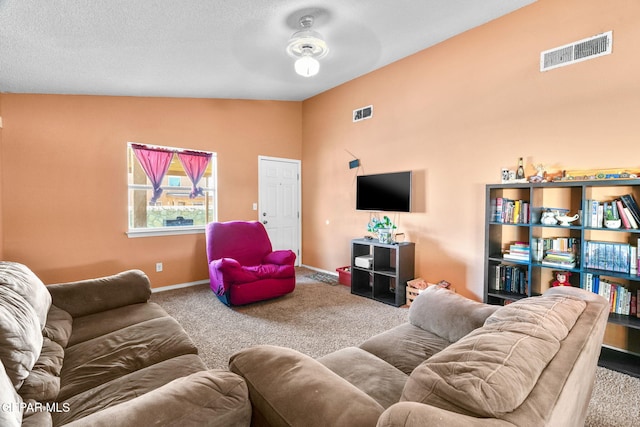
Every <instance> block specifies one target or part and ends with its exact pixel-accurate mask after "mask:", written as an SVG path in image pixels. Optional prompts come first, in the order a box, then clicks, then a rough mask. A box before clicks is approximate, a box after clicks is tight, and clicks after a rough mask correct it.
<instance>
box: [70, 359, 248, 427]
mask: <svg viewBox="0 0 640 427" xmlns="http://www.w3.org/2000/svg"><path fill="white" fill-rule="evenodd" d="M250 421H251V404H250V403H249V396H248V394H247V386H246V384H245V382H244V381H243V380H242V378H240V377H239V376H237V375H235V374H233V373H231V372H229V371H226V370H221V369H212V370H208V371H200V372H196V373H194V374H191V375H189V376H187V377H183V378H178V379H176V380H173V381H171V382H170V383H168V384H165V385H164V386H162V387H160V388H157V389H155V390H153V391H150V392H148V393H145V394H143V395H141V396H138V397H136V398H135V399H131V400H129V401H127V402H124V403H120V404H118V405H115V406H111V407H109V408H107V409H104V410H102V411H98V412H94V413H93V414H91V415H88V416H86V417H84V418H80V419H78V420H76V421H73V422H71V423H69V424H65V425H66V426H69V427H81V426H87V427H102V426H104V427H111V426H114V425H117V426H121V427H129V426H130V427H137V426H152V425H153V426H229V427H245V426H248V425H249V422H250Z"/></svg>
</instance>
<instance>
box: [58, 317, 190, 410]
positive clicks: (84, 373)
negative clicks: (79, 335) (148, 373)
mask: <svg viewBox="0 0 640 427" xmlns="http://www.w3.org/2000/svg"><path fill="white" fill-rule="evenodd" d="M183 354H197V349H196V347H195V346H194V344H193V342H192V341H191V339H190V338H189V337H188V336H187V334H186V332H185V331H184V329H182V326H180V325H179V324H178V322H176V321H175V319H173V318H171V317H161V318H157V319H151V320H147V321H144V322H141V323H137V324H135V325H131V326H128V327H126V328H123V329H119V330H117V331H114V332H111V333H108V334H106V335H102V336H99V337H96V338H93V339H90V340H88V341H84V342H81V343H78V344H75V345H73V346H69V347H67V349H66V351H65V359H64V366H63V367H62V373H61V376H60V379H61V388H60V394H59V395H58V399H59V400H64V399H67V398H69V397H71V396H74V395H76V394H78V393H81V392H83V391H86V390H89V389H90V388H93V387H96V386H98V385H100V384H104V383H106V382H108V381H111V380H113V379H115V378H119V377H122V376H123V375H127V374H129V373H131V372H133V371H136V370H138V369H142V368H145V367H147V366H151V365H153V364H155V363H158V362H161V361H163V360H167V359H170V358H172V357H176V356H180V355H183Z"/></svg>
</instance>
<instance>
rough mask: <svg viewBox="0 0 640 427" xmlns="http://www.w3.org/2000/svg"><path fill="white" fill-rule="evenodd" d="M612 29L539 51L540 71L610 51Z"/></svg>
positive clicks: (595, 56) (606, 53)
mask: <svg viewBox="0 0 640 427" xmlns="http://www.w3.org/2000/svg"><path fill="white" fill-rule="evenodd" d="M612 45H613V31H608V32H606V33H602V34H598V35H596V36H593V37H589V38H586V39H582V40H579V41H577V42H573V43H569V44H567V45H564V46H560V47H556V48H554V49H549V50H545V51H544V52H542V53H540V71H548V70H552V69H554V68H558V67H564V66H565V65H570V64H575V63H576V62H581V61H586V60H587V59H593V58H597V57H599V56H603V55H608V54H610V53H611V47H612Z"/></svg>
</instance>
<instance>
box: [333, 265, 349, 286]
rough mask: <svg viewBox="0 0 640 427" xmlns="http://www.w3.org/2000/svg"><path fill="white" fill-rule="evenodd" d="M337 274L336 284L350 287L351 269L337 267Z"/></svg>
mask: <svg viewBox="0 0 640 427" xmlns="http://www.w3.org/2000/svg"><path fill="white" fill-rule="evenodd" d="M336 271H337V272H338V282H339V283H340V284H341V285H345V286H351V267H349V266H346V267H339V268H336Z"/></svg>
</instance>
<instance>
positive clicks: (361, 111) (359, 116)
mask: <svg viewBox="0 0 640 427" xmlns="http://www.w3.org/2000/svg"><path fill="white" fill-rule="evenodd" d="M371 117H373V105H368V106H366V107H362V108H358V109H357V110H353V122H354V123H355V122H359V121H360V120H365V119H370V118H371Z"/></svg>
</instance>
